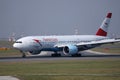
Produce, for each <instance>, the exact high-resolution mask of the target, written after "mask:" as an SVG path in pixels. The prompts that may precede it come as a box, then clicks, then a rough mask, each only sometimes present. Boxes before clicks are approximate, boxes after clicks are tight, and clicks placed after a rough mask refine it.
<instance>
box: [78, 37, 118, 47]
mask: <svg viewBox="0 0 120 80" xmlns="http://www.w3.org/2000/svg"><path fill="white" fill-rule="evenodd" d="M116 42H120V39H117V38H115V39H105V40H98V41H91V42H81V43H78V44H77V46H84V45H102V44H108V43H116Z"/></svg>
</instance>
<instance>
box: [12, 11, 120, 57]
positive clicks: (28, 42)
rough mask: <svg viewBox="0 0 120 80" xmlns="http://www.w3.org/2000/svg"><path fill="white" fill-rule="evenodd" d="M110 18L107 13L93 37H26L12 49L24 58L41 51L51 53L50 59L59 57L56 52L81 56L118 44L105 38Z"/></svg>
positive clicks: (109, 14) (113, 39) (118, 40)
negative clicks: (108, 45)
mask: <svg viewBox="0 0 120 80" xmlns="http://www.w3.org/2000/svg"><path fill="white" fill-rule="evenodd" d="M111 17H112V13H107V16H106V17H105V19H104V21H103V22H102V24H101V26H100V27H99V29H98V30H97V32H96V34H95V35H53V36H27V37H23V38H20V39H18V40H17V41H16V42H15V43H14V44H13V47H14V48H16V49H18V50H20V52H22V57H26V54H25V53H26V52H29V53H30V54H32V55H37V54H40V53H41V51H53V52H54V53H53V54H51V56H52V57H59V56H61V53H58V52H62V53H64V54H65V55H70V56H74V57H76V56H81V54H80V53H79V52H80V51H83V50H88V49H92V48H95V47H97V46H100V45H102V44H107V43H115V42H120V39H117V38H112V39H111V38H109V37H107V33H108V28H109V23H110V20H111Z"/></svg>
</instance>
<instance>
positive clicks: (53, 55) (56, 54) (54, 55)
mask: <svg viewBox="0 0 120 80" xmlns="http://www.w3.org/2000/svg"><path fill="white" fill-rule="evenodd" d="M51 56H52V57H61V54H59V53H57V52H55V53H54V54H51Z"/></svg>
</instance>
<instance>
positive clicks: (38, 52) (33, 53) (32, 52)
mask: <svg viewBox="0 0 120 80" xmlns="http://www.w3.org/2000/svg"><path fill="white" fill-rule="evenodd" d="M40 52H41V51H29V53H30V54H32V55H36V54H40Z"/></svg>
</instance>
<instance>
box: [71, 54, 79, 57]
mask: <svg viewBox="0 0 120 80" xmlns="http://www.w3.org/2000/svg"><path fill="white" fill-rule="evenodd" d="M72 57H81V54H74V55H72Z"/></svg>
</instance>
